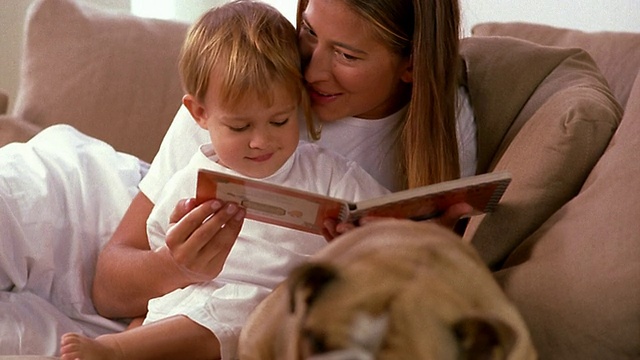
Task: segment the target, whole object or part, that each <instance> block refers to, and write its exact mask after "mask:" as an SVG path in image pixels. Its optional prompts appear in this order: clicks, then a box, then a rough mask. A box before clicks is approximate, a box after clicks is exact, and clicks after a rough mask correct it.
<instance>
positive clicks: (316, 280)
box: [289, 263, 338, 313]
mask: <svg viewBox="0 0 640 360" xmlns="http://www.w3.org/2000/svg"><path fill="white" fill-rule="evenodd" d="M337 278H338V270H337V269H336V268H335V267H333V266H331V265H329V264H321V263H306V264H303V265H300V266H298V267H297V268H295V269H294V270H293V271H292V272H291V274H289V309H290V311H291V312H292V313H294V312H295V311H296V302H297V301H302V302H303V303H304V304H305V305H306V306H307V307H308V306H310V305H311V304H312V303H313V302H314V301H315V300H316V299H317V298H318V296H319V295H320V293H321V292H322V290H323V289H324V288H325V286H327V285H328V284H329V283H331V282H333V281H335V280H336V279H337Z"/></svg>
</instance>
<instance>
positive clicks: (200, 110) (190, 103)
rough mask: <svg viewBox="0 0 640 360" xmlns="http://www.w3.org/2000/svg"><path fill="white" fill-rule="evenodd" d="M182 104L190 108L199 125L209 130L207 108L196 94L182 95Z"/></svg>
mask: <svg viewBox="0 0 640 360" xmlns="http://www.w3.org/2000/svg"><path fill="white" fill-rule="evenodd" d="M182 104H184V106H185V107H186V108H187V110H189V113H191V117H193V119H194V120H195V121H196V123H197V124H198V126H200V127H201V128H203V129H205V130H207V110H206V109H205V108H204V105H202V104H201V103H200V101H198V99H196V98H195V96H193V95H190V94H187V95H185V96H183V97H182Z"/></svg>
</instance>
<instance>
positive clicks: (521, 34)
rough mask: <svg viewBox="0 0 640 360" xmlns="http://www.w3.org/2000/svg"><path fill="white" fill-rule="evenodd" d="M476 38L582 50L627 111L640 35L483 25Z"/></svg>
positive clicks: (638, 57)
mask: <svg viewBox="0 0 640 360" xmlns="http://www.w3.org/2000/svg"><path fill="white" fill-rule="evenodd" d="M472 33H473V35H481V36H496V35H500V36H512V37H516V38H520V39H525V40H529V41H533V42H535V43H537V44H542V45H549V46H562V47H579V48H582V49H584V50H586V51H587V52H588V53H589V54H590V55H591V56H592V57H593V59H594V60H595V62H596V64H598V67H599V68H600V70H601V71H602V74H603V75H604V76H605V78H606V79H607V81H608V82H609V85H610V87H611V90H612V92H613V94H614V96H615V97H616V99H617V100H618V102H619V103H620V105H622V107H623V108H624V107H625V106H626V104H627V100H628V99H629V93H630V92H631V86H632V85H633V82H632V80H633V79H635V77H636V74H637V73H638V64H640V34H638V33H626V32H611V31H603V32H593V33H589V32H583V31H579V30H573V29H563V28H557V27H552V26H548V25H539V24H529V23H519V22H512V23H495V22H491V23H481V24H478V25H476V26H474V27H473V29H472Z"/></svg>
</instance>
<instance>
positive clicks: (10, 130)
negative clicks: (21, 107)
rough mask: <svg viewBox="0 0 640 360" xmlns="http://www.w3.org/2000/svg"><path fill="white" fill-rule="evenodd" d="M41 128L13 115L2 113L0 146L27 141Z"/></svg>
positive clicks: (0, 117) (0, 116)
mask: <svg viewBox="0 0 640 360" xmlns="http://www.w3.org/2000/svg"><path fill="white" fill-rule="evenodd" d="M40 130H41V128H40V127H38V126H37V125H34V124H32V123H30V122H28V121H24V120H21V119H17V118H15V117H13V116H11V115H0V147H2V146H5V145H6V144H9V143H12V142H25V141H27V140H29V139H30V138H31V137H33V135H35V134H37V133H38V131H40Z"/></svg>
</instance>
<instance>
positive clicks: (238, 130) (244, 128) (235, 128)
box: [229, 125, 249, 132]
mask: <svg viewBox="0 0 640 360" xmlns="http://www.w3.org/2000/svg"><path fill="white" fill-rule="evenodd" d="M248 128H249V125H245V126H229V130H231V131H235V132H242V131H245V130H247V129H248Z"/></svg>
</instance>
